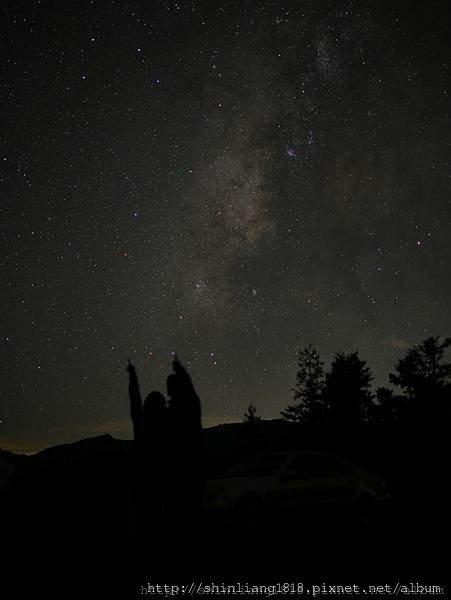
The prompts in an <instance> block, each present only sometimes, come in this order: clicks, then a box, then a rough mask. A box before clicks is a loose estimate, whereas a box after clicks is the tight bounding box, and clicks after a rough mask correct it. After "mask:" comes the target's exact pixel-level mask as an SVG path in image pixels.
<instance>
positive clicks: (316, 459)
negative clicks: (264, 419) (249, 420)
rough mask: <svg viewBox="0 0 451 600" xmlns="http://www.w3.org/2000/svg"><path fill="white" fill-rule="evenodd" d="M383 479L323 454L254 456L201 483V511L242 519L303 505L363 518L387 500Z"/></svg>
mask: <svg viewBox="0 0 451 600" xmlns="http://www.w3.org/2000/svg"><path fill="white" fill-rule="evenodd" d="M388 498H389V494H388V493H387V491H386V484H385V479H384V478H383V477H381V476H378V475H373V474H370V473H368V472H367V471H365V470H364V469H362V468H360V467H358V466H356V465H355V464H353V463H352V462H350V461H349V460H347V459H346V458H343V457H341V456H336V455H334V454H327V453H325V452H313V451H311V452H280V453H272V454H265V455H260V456H255V457H252V458H248V459H246V460H243V461H241V462H239V463H237V464H235V465H234V466H232V467H231V468H230V469H229V470H228V471H227V472H226V473H225V474H224V475H223V476H222V477H221V478H218V479H215V480H211V481H209V482H207V487H206V492H205V497H204V506H205V508H206V510H207V511H211V512H219V511H237V512H238V513H241V514H246V515H248V516H251V515H255V514H256V513H261V512H262V511H264V510H267V509H284V510H287V509H298V508H301V507H307V506H308V505H318V506H319V505H325V504H335V505H338V504H340V505H344V504H346V505H349V506H352V507H356V513H357V512H359V514H361V515H362V516H363V515H365V518H369V516H370V515H371V513H372V511H373V509H374V507H375V506H376V505H377V504H378V503H380V502H382V501H383V500H387V499H388Z"/></svg>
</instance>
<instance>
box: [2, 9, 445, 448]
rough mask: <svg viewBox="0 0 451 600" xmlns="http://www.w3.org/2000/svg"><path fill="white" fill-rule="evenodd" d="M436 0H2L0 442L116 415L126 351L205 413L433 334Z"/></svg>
mask: <svg viewBox="0 0 451 600" xmlns="http://www.w3.org/2000/svg"><path fill="white" fill-rule="evenodd" d="M447 5H448V3H447V2H446V1H437V0H431V1H428V2H424V1H422V2H414V1H410V2H387V3H384V2H381V1H379V0H378V1H373V2H368V1H359V2H347V1H343V2H341V1H340V2H326V1H323V0H309V1H302V0H299V1H298V2H283V1H281V2H279V1H274V2H267V1H266V0H261V1H254V2H251V1H247V2H238V3H237V2H228V1H224V0H218V1H217V2H216V1H212V0H204V1H200V2H198V1H194V0H193V1H191V2H183V1H180V2H162V1H148V2H144V1H140V2H138V1H136V2H119V1H112V0H108V1H106V0H104V1H98V2H97V1H93V0H91V2H89V1H83V2H46V1H41V2H39V1H35V2H31V1H28V0H27V1H26V2H24V1H16V0H15V1H12V0H6V1H5V2H4V3H2V8H1V22H2V29H3V33H4V36H3V41H2V42H1V63H2V70H1V78H0V85H1V102H0V109H1V112H2V127H1V145H2V147H1V154H0V157H1V161H0V164H1V178H0V182H1V187H0V190H1V235H2V253H1V263H0V274H1V284H2V311H1V327H0V348H1V380H2V391H1V398H0V420H1V423H0V445H1V446H3V447H5V448H11V449H15V450H25V451H30V450H33V449H39V448H42V447H45V446H48V445H51V444H55V443H61V442H68V441H72V440H76V439H79V438H82V437H89V436H94V435H98V434H100V433H111V434H113V435H115V436H118V437H124V438H125V437H129V436H130V434H131V427H130V424H129V408H128V394H127V373H126V371H125V366H126V360H127V357H130V358H131V359H132V361H133V362H134V363H135V364H136V366H137V369H138V375H139V376H140V380H141V387H142V391H143V392H146V393H147V392H149V391H151V390H152V389H160V390H161V391H165V378H166V375H167V374H168V373H169V370H170V361H171V352H174V351H175V352H177V354H178V355H179V357H180V360H181V361H182V362H183V363H184V364H185V365H186V366H187V367H188V369H189V370H190V372H191V374H192V377H193V381H194V383H195V386H196V389H197V390H198V392H199V395H200V397H201V400H202V404H203V422H204V425H205V426H210V425H214V424H218V423H223V422H230V421H240V420H241V419H242V415H243V412H244V411H245V410H246V408H247V405H248V404H249V402H251V401H252V402H254V404H256V406H257V410H258V413H259V414H260V415H261V416H263V417H265V418H277V417H279V414H280V410H281V409H282V408H284V407H285V406H286V405H287V404H288V403H289V402H290V401H291V399H292V392H291V388H292V387H293V385H294V383H295V374H296V351H297V348H299V347H303V346H304V345H306V344H308V343H313V344H314V345H315V346H316V347H317V348H318V350H319V352H320V354H321V356H322V358H323V359H324V360H325V362H326V366H327V365H328V364H330V360H331V358H332V356H333V354H334V353H335V352H336V351H337V350H344V351H353V350H359V352H360V356H361V357H362V358H363V359H365V360H366V361H367V362H368V364H369V366H370V367H371V368H372V370H373V373H374V375H375V385H383V384H387V374H388V372H389V371H390V369H392V368H393V365H394V363H395V362H396V360H397V358H399V357H400V356H402V355H403V353H404V352H405V350H406V348H407V347H408V346H409V345H411V344H414V343H419V342H421V341H422V340H423V339H424V338H425V337H427V336H428V335H449V334H450V333H451V327H450V325H451V318H450V311H449V302H448V299H449V295H450V291H451V277H450V269H449V258H450V256H449V255H450V249H451V242H450V235H449V234H450V215H451V206H450V188H451V179H450V177H451V169H450V162H449V159H450V156H451V153H450V150H451V148H450V142H451V135H450V131H451V129H450V118H449V114H450V93H451V90H450V85H449V83H450V75H449V58H450V46H451V43H450V40H451V36H450V30H449V25H448V23H449V20H448V18H449V15H448V12H449V8H448V6H447Z"/></svg>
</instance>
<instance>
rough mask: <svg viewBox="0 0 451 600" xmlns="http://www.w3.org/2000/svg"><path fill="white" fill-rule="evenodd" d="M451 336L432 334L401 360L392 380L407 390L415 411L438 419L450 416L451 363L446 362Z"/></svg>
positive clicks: (391, 375) (411, 409)
mask: <svg viewBox="0 0 451 600" xmlns="http://www.w3.org/2000/svg"><path fill="white" fill-rule="evenodd" d="M450 346H451V338H445V339H444V340H443V341H442V340H441V338H440V336H437V337H429V338H427V339H426V340H424V341H423V342H422V343H421V344H419V345H417V346H413V347H412V348H410V349H409V350H408V351H407V353H406V355H405V356H404V358H401V359H399V360H398V362H397V364H396V367H395V373H390V375H389V379H390V382H391V383H393V384H394V385H397V386H398V387H400V388H401V389H402V391H403V392H404V396H405V397H406V399H407V401H408V405H409V406H410V412H411V414H415V415H416V416H417V417H420V418H422V417H424V418H428V417H429V418H437V419H440V418H441V417H443V416H446V415H449V406H450V402H449V400H450V398H451V363H447V362H444V355H445V352H446V350H447V349H448V348H449V347H450Z"/></svg>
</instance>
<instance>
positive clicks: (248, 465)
mask: <svg viewBox="0 0 451 600" xmlns="http://www.w3.org/2000/svg"><path fill="white" fill-rule="evenodd" d="M285 459H286V456H285V455H273V456H261V457H258V458H250V459H249V460H246V461H244V462H240V463H238V464H236V465H234V466H233V467H230V469H229V470H228V471H227V472H226V473H225V477H265V476H269V475H274V473H276V472H277V471H278V470H279V469H280V467H281V465H282V463H283V462H284V461H285Z"/></svg>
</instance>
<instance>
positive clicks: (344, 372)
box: [324, 352, 372, 428]
mask: <svg viewBox="0 0 451 600" xmlns="http://www.w3.org/2000/svg"><path fill="white" fill-rule="evenodd" d="M371 381H372V375H371V371H370V369H369V368H368V367H367V366H366V362H365V361H364V360H361V359H360V358H359V355H358V352H352V353H350V354H345V353H344V352H338V353H337V354H336V355H335V358H334V360H333V362H332V364H331V367H330V371H329V372H328V373H327V375H326V385H325V390H324V394H325V400H326V403H327V407H328V416H329V423H330V424H332V425H334V426H336V425H338V426H341V427H348V428H349V427H351V428H352V427H355V426H357V425H360V424H362V423H364V422H365V421H366V420H367V419H368V413H369V411H370V407H371V405H372V394H371V391H370V386H371Z"/></svg>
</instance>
